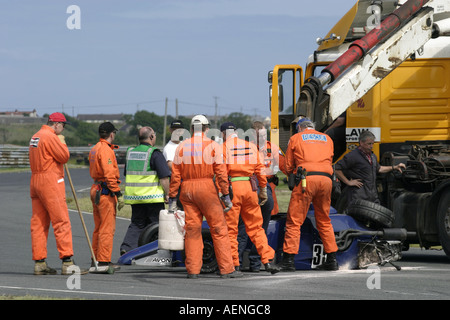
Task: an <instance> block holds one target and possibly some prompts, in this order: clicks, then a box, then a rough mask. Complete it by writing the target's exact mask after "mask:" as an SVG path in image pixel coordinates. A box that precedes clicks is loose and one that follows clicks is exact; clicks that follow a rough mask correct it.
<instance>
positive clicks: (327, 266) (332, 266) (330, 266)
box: [316, 252, 339, 271]
mask: <svg viewBox="0 0 450 320" xmlns="http://www.w3.org/2000/svg"><path fill="white" fill-rule="evenodd" d="M316 269H317V270H327V271H336V270H339V265H338V263H337V260H336V252H331V253H327V259H326V260H325V262H324V263H322V264H321V265H319V266H317V268H316Z"/></svg>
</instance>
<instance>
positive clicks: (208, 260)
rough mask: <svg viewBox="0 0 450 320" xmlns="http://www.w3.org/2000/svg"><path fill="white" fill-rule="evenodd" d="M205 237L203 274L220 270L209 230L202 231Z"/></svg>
mask: <svg viewBox="0 0 450 320" xmlns="http://www.w3.org/2000/svg"><path fill="white" fill-rule="evenodd" d="M202 237H203V257H202V259H203V265H202V269H201V272H202V273H211V272H215V271H216V270H217V268H218V266H217V259H216V253H215V251H214V244H213V240H212V237H211V232H210V231H209V229H202Z"/></svg>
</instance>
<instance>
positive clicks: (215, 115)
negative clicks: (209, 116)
mask: <svg viewBox="0 0 450 320" xmlns="http://www.w3.org/2000/svg"><path fill="white" fill-rule="evenodd" d="M213 98H214V101H215V109H216V111H215V114H214V125H215V127H216V128H217V99H219V97H216V96H214V97H213Z"/></svg>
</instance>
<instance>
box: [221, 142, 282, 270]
mask: <svg viewBox="0 0 450 320" xmlns="http://www.w3.org/2000/svg"><path fill="white" fill-rule="evenodd" d="M223 148H224V157H225V159H226V164H227V171H228V175H229V177H230V181H231V186H232V189H233V199H232V201H233V207H232V208H231V209H230V211H228V213H226V220H227V225H228V234H229V236H230V242H231V252H232V255H233V263H234V265H235V266H239V254H238V241H237V235H238V223H239V214H240V215H241V217H242V220H243V222H244V224H245V230H246V232H247V235H248V236H249V238H250V240H251V241H252V243H253V244H254V245H255V247H256V250H257V251H258V254H259V255H260V256H261V262H262V263H263V264H266V263H268V262H269V260H272V259H273V258H274V255H275V251H274V250H273V249H272V247H270V246H269V244H268V241H267V236H266V233H265V231H264V229H263V228H262V224H263V218H262V214H261V207H260V206H259V203H258V194H257V192H256V190H255V191H253V190H252V186H251V183H250V182H249V180H248V179H245V178H249V177H250V176H253V175H254V174H255V175H256V177H257V179H258V182H259V187H260V188H264V187H266V186H267V179H266V177H265V176H264V175H263V173H262V171H263V168H264V166H263V164H262V162H261V160H260V157H259V153H258V150H257V147H256V145H255V144H253V143H250V142H248V141H245V140H242V139H239V138H238V137H237V136H236V135H235V134H233V135H231V136H230V137H228V138H227V140H226V142H225V143H224V144H223Z"/></svg>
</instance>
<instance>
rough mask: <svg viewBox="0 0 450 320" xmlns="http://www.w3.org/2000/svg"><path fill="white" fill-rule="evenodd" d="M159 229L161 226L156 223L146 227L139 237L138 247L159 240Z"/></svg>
mask: <svg viewBox="0 0 450 320" xmlns="http://www.w3.org/2000/svg"><path fill="white" fill-rule="evenodd" d="M158 228H159V224H158V223H156V222H154V223H152V224H149V225H148V226H146V227H145V228H144V230H142V232H141V235H140V236H139V239H138V247H140V246H143V245H144V244H147V243H150V242H153V241H155V240H158Z"/></svg>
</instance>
